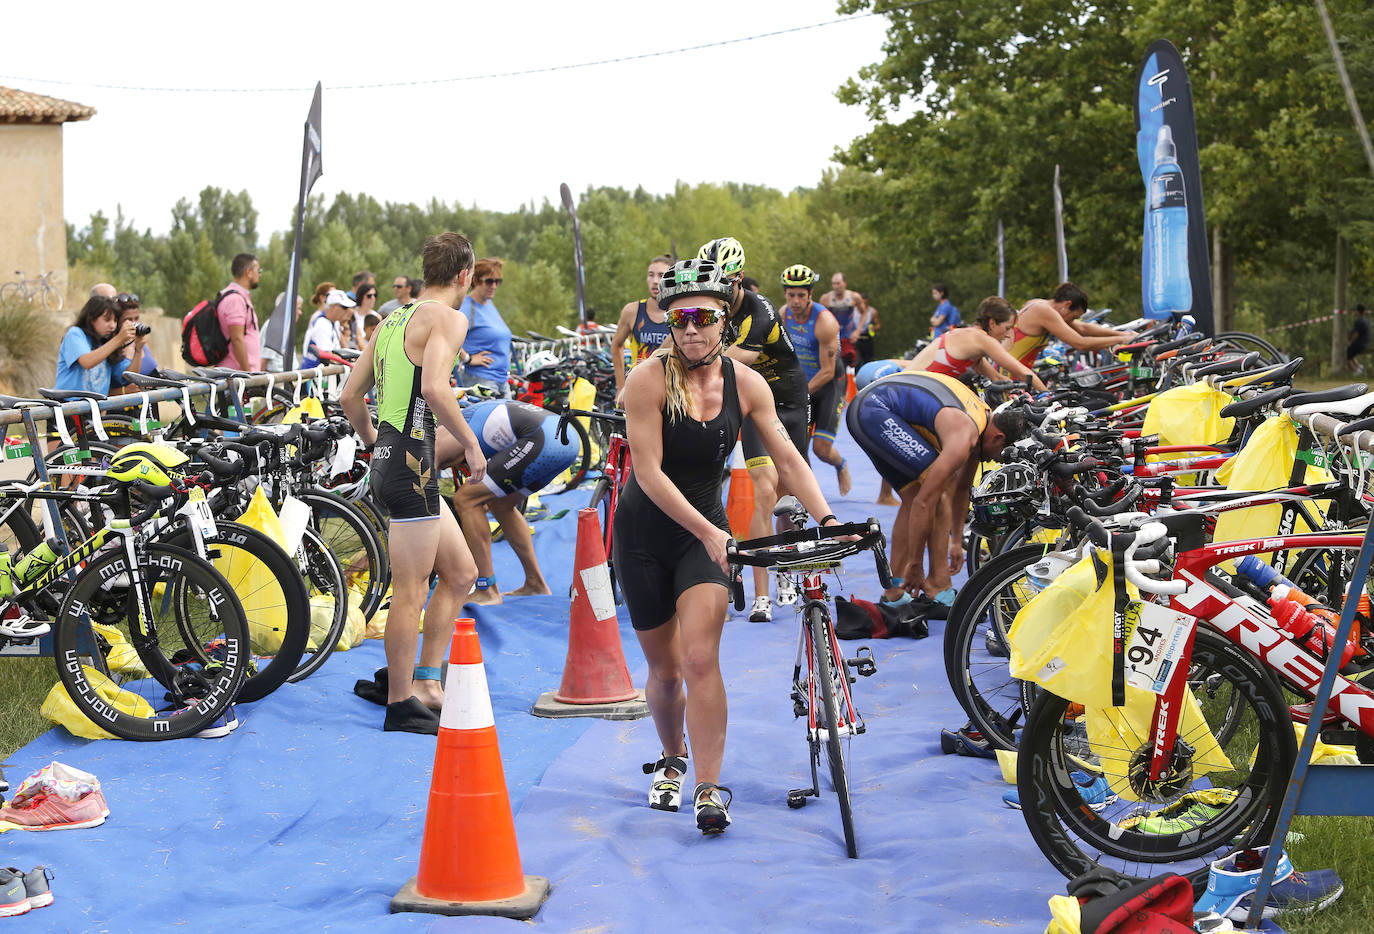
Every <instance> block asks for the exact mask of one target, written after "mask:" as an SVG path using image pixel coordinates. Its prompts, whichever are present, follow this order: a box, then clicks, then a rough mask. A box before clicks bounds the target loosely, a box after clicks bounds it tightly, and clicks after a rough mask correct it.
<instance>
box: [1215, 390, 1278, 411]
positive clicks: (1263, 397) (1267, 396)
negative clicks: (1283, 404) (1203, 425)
mask: <svg viewBox="0 0 1374 934" xmlns="http://www.w3.org/2000/svg"><path fill="white" fill-rule="evenodd" d="M1292 391H1293V387H1292V386H1275V387H1274V388H1273V389H1266V390H1265V391H1264V392H1261V393H1256V394H1255V395H1253V396H1251V397H1250V398H1249V399H1242V400H1240V401H1239V402H1232V403H1231V404H1229V405H1225V406H1222V409H1221V412H1219V413H1218V414H1219V415H1221V417H1222V418H1248V417H1249V416H1251V415H1254V414H1255V413H1256V412H1258V411H1259V410H1260V409H1263V408H1264V407H1265V406H1267V405H1269V404H1270V403H1271V402H1277V401H1279V400H1280V399H1282V398H1284V397H1285V396H1287V395H1289V394H1290V393H1292Z"/></svg>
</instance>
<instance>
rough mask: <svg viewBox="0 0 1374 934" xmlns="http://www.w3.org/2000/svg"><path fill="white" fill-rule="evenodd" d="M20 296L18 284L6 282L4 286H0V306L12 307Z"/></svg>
mask: <svg viewBox="0 0 1374 934" xmlns="http://www.w3.org/2000/svg"><path fill="white" fill-rule="evenodd" d="M21 295H22V293H21V292H20V290H19V283H18V282H6V283H5V284H4V285H0V305H7V306H8V305H13V304H14V303H15V302H16V301H17V300H18V299H19V298H20V296H21Z"/></svg>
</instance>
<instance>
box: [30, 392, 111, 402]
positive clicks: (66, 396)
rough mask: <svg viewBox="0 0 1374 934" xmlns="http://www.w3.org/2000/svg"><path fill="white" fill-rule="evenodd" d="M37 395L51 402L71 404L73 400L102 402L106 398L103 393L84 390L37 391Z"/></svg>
mask: <svg viewBox="0 0 1374 934" xmlns="http://www.w3.org/2000/svg"><path fill="white" fill-rule="evenodd" d="M38 394H39V395H40V396H42V397H43V398H44V399H51V400H52V401H53V402H71V401H72V400H73V399H94V400H95V401H96V402H104V401H105V400H106V399H107V398H108V396H106V395H105V394H104V393H103V392H90V391H88V390H85V389H39V390H38Z"/></svg>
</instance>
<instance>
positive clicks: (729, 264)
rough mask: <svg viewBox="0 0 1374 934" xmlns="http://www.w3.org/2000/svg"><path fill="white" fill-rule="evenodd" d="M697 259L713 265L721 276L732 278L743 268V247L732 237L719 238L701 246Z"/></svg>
mask: <svg viewBox="0 0 1374 934" xmlns="http://www.w3.org/2000/svg"><path fill="white" fill-rule="evenodd" d="M697 259H702V260H706V261H708V262H712V263H715V264H716V266H717V267H718V268H719V269H720V272H721V275H723V276H726V277H729V276H733V275H735V274H736V273H737V272H739V271H740V270H742V269H743V268H744V247H743V246H741V245H740V242H739V241H738V240H736V239H735V238H734V237H719V238H717V239H715V240H712V241H711V242H710V243H705V244H702V247H701V249H700V250H697Z"/></svg>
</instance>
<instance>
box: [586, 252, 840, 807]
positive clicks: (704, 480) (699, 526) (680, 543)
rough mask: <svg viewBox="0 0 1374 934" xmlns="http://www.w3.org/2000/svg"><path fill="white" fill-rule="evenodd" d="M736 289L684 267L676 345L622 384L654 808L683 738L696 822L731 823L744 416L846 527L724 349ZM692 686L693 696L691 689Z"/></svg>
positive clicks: (675, 768) (769, 398) (669, 296)
mask: <svg viewBox="0 0 1374 934" xmlns="http://www.w3.org/2000/svg"><path fill="white" fill-rule="evenodd" d="M732 297H733V285H732V283H731V282H730V281H728V280H727V279H726V278H725V277H724V276H723V275H722V273H721V270H720V268H719V267H718V266H717V265H716V264H715V263H713V262H710V261H709V260H697V259H692V260H685V261H683V262H680V263H677V264H676V265H674V266H673V267H672V268H671V269H669V270H668V271H667V272H666V273H665V274H664V276H663V282H662V286H661V288H660V290H659V294H658V304H659V307H660V308H662V309H663V310H664V311H665V312H667V315H666V318H667V324H668V327H669V335H668V340H666V341H665V342H664V344H663V346H662V347H660V348H659V349H658V350H657V351H655V352H654V355H653V356H652V357H651V358H650V359H651V360H653V361H655V363H656V365H651V364H649V363H646V364H644V365H641V366H639V367H636V368H635V369H634V370H633V371H631V373H630V375H629V377H628V378H627V380H626V384H625V385H626V389H627V390H628V391H627V392H626V393H625V400H626V411H625V415H626V429H627V435H628V437H629V441H630V452H631V462H632V463H633V465H634V467H633V471H632V473H631V476H630V479H629V481H628V482H627V483H626V486H625V491H624V493H623V494H622V495H621V498H620V502H619V505H618V507H617V509H616V512H615V529H614V535H613V539H614V553H615V565H616V569H617V577H618V579H619V580H620V584H621V588H622V590H623V592H624V596H625V604H626V606H627V607H628V608H629V611H630V621H631V623H632V624H633V625H634V628H635V632H636V635H638V637H639V643H640V646H641V647H642V648H643V650H644V656H645V658H646V659H647V660H648V662H649V678H648V684H647V686H646V690H645V695H646V698H647V700H648V702H649V710H650V712H651V713H652V714H653V717H654V726H655V728H656V729H657V730H658V736H659V739H660V741H661V742H662V744H663V753H662V755H661V756H660V758H659V759H658V761H657V762H656V763H652V764H650V765H647V766H645V770H646V771H648V772H652V773H653V781H652V786H651V788H650V791H649V804H650V806H651V807H655V808H658V809H660V810H666V811H676V810H677V809H678V807H679V806H680V805H681V802H682V779H683V774H684V773H685V772H686V770H687V757H688V756H687V740H686V736H685V735H684V718H685V726H686V732H687V733H690V734H691V737H692V748H693V753H694V757H695V760H696V774H695V777H696V787H695V789H694V791H693V793H692V804H693V810H694V812H695V815H696V821H697V827H698V828H699V829H700V830H701V831H702V833H706V834H715V833H721V832H722V831H724V830H725V828H726V827H727V826H729V824H730V814H729V805H730V789H729V788H724V787H722V786H720V785H719V784H717V783H718V781H719V779H720V766H721V760H722V758H723V757H724V753H725V725H726V700H725V683H724V681H723V680H722V678H721V673H720V657H719V655H720V636H721V631H722V630H723V628H724V619H725V602H726V596H727V593H728V586H729V578H728V576H727V566H728V560H727V558H726V543H727V542H728V541H729V538H730V533H729V532H728V531H727V528H728V526H727V524H726V518H725V509H724V507H723V506H722V504H721V478H722V475H723V470H724V466H725V463H726V460H727V458H729V456H730V452H731V451H732V450H733V449H734V447H735V441H736V439H737V438H738V436H739V431H740V427H741V425H742V424H743V422H744V419H745V418H749V419H751V420H752V421H753V423H754V425H755V426H756V427H757V429H758V433H759V435H760V436H761V438H762V439H763V443H764V446H765V448H766V449H767V451H768V454H769V455H770V456H771V457H772V458H773V462H774V463H775V464H776V465H777V469H778V473H779V475H780V476H781V477H782V479H783V481H784V483H785V484H786V486H787V489H789V490H791V491H792V492H793V494H794V495H796V496H797V498H798V499H800V500H801V501H802V503H803V504H804V505H805V506H806V507H807V508H808V509H809V510H810V511H811V513H812V514H813V515H818V516H824V517H825V518H824V519H823V520H822V521H821V524H822V525H826V524H828V523H833V522H837V521H838V520H837V519H836V518H835V517H834V515H832V514H831V512H830V507H829V505H828V504H827V503H826V501H825V497H823V496H822V495H821V491H820V487H819V486H818V485H817V483H816V478H815V476H813V475H812V473H811V471H810V469H809V468H808V467H807V465H806V462H805V461H804V460H802V457H801V455H800V454H799V453H798V452H797V449H796V448H795V447H794V446H793V444H792V442H791V440H790V439H789V437H788V434H787V430H786V429H785V428H784V426H783V424H782V422H781V421H780V420H779V419H778V417H777V413H776V412H775V411H774V409H773V394H772V392H771V391H770V390H769V388H768V384H767V383H766V382H765V381H764V379H763V377H762V376H760V375H759V374H757V373H755V372H754V371H753V370H750V369H749V368H748V367H745V366H737V365H735V363H734V361H732V360H730V359H728V358H726V357H725V356H724V355H723V353H722V351H723V350H724V348H725V347H726V346H728V343H729V342H728V341H727V340H726V339H725V336H724V330H725V322H724V316H725V313H726V311H727V309H728V308H729V303H730V300H731V298H732ZM684 682H685V684H686V692H685V694H684V690H683V687H684Z"/></svg>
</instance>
